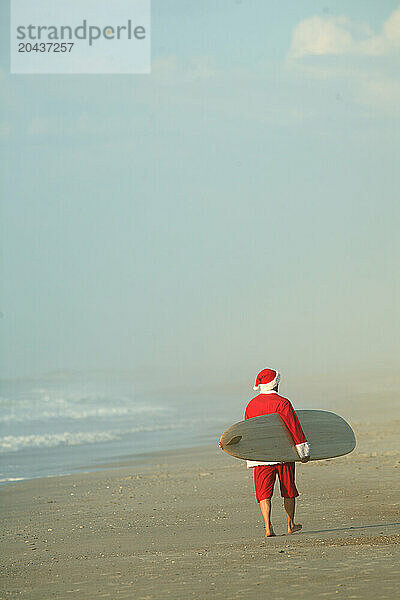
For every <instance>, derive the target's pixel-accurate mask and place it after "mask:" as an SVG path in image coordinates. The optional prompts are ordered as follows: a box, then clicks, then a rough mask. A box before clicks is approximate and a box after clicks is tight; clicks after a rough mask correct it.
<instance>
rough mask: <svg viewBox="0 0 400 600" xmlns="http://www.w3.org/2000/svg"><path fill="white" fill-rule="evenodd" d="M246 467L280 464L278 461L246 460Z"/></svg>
mask: <svg viewBox="0 0 400 600" xmlns="http://www.w3.org/2000/svg"><path fill="white" fill-rule="evenodd" d="M246 462H247V468H248V469H252V468H253V467H262V466H263V465H280V463H278V462H258V461H256V460H247V461H246Z"/></svg>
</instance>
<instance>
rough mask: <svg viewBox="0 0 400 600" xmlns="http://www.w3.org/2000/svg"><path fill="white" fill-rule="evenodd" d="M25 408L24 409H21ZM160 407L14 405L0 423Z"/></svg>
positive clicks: (99, 415) (133, 412)
mask: <svg viewBox="0 0 400 600" xmlns="http://www.w3.org/2000/svg"><path fill="white" fill-rule="evenodd" d="M23 408H25V410H22V409H23ZM161 410H162V409H160V408H159V407H155V406H144V405H137V406H98V407H87V406H86V407H79V406H76V405H72V406H71V405H70V404H68V403H65V404H62V405H60V406H58V407H57V408H56V409H53V410H45V409H43V408H42V409H41V407H32V405H30V406H25V407H22V406H21V407H20V409H19V410H18V411H17V410H15V407H14V409H13V411H12V412H8V413H7V414H4V415H1V416H0V423H23V422H25V421H42V420H45V421H48V420H51V419H60V418H61V419H73V420H75V421H77V420H80V419H82V420H83V419H89V418H105V417H107V418H109V417H125V416H133V415H137V414H142V413H152V412H157V413H159V412H160V411H161Z"/></svg>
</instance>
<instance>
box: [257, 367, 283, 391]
mask: <svg viewBox="0 0 400 600" xmlns="http://www.w3.org/2000/svg"><path fill="white" fill-rule="evenodd" d="M280 379H281V376H280V373H278V371H274V370H273V369H263V370H262V371H260V372H259V374H258V375H257V377H256V382H255V385H254V386H253V390H254V391H256V390H258V388H259V386H260V385H262V386H263V388H264V390H273V389H274V387H275V386H276V385H277V384H278V383H279V381H280Z"/></svg>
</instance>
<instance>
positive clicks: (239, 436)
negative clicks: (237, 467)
mask: <svg viewBox="0 0 400 600" xmlns="http://www.w3.org/2000/svg"><path fill="white" fill-rule="evenodd" d="M241 439H242V436H241V435H235V437H233V438H232V439H231V440H229V442H226V444H225V446H233V445H234V444H238V443H239V442H240V440H241Z"/></svg>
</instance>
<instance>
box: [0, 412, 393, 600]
mask: <svg viewBox="0 0 400 600" xmlns="http://www.w3.org/2000/svg"><path fill="white" fill-rule="evenodd" d="M352 425H353V427H354V429H355V431H356V435H357V439H358V445H357V448H356V450H355V451H354V452H353V453H352V454H350V455H348V456H345V457H341V458H336V459H333V460H327V461H316V462H311V463H309V464H305V465H299V466H298V468H297V483H298V487H299V490H300V493H301V495H300V497H299V499H298V503H297V520H298V521H299V522H301V523H302V524H303V531H302V532H301V533H298V534H295V535H292V536H288V535H285V517H284V512H283V507H282V502H281V499H280V497H279V495H277V494H278V489H277V488H276V491H275V496H274V499H273V505H272V510H273V515H272V521H273V524H274V527H275V531H276V533H277V537H276V538H272V539H271V538H270V539H264V537H263V536H264V530H263V524H262V521H261V515H260V514H259V509H258V505H257V504H256V502H255V499H254V492H253V483H252V473H251V471H248V470H247V469H246V468H245V465H244V463H243V462H242V461H239V460H235V459H233V458H230V457H229V456H227V455H225V454H224V453H222V452H221V451H219V450H218V448H214V447H204V448H197V449H192V450H187V451H185V452H166V453H159V454H154V455H152V456H147V457H143V459H141V460H137V461H131V462H127V463H124V464H120V465H118V467H117V468H115V469H112V470H110V469H108V470H103V471H102V470H99V471H96V472H91V473H83V474H76V475H67V476H62V477H52V478H46V479H35V480H31V481H26V482H20V483H15V484H10V485H7V486H5V487H3V488H2V489H1V503H2V511H1V512H2V517H1V518H2V526H1V531H2V541H1V548H2V551H1V553H2V559H1V563H2V565H1V572H2V583H1V594H0V598H1V599H9V598H24V599H25V598H26V599H32V600H33V599H37V600H47V599H59V598H63V599H64V598H68V599H72V598H80V599H86V598H87V599H89V598H90V599H91V598H93V599H94V598H112V599H114V598H132V599H135V600H139V599H142V600H145V599H152V598H154V599H157V600H158V599H163V598H174V599H186V598H229V599H231V598H232V599H233V598H243V599H244V598H246V599H250V598H260V597H263V594H266V593H268V596H269V597H271V598H274V599H280V598H282V599H283V598H285V599H286V598H288V597H290V596H294V595H295V596H296V598H304V599H305V598H310V597H312V598H328V599H329V598H346V600H347V599H349V598H362V599H365V598H371V599H377V598H388V599H393V598H395V597H396V595H397V593H398V588H399V584H400V572H399V564H400V561H399V558H400V552H399V550H400V547H399V541H400V535H399V531H400V523H399V522H400V517H399V493H398V492H399V485H398V481H399V473H400V471H399V467H400V453H399V450H400V444H399V440H398V435H397V433H398V430H399V422H393V421H388V420H385V418H384V417H382V415H381V416H380V420H379V421H374V425H373V426H372V424H371V421H368V420H367V417H366V419H365V420H364V421H362V422H354V421H353V422H352ZM83 459H84V457H83Z"/></svg>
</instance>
